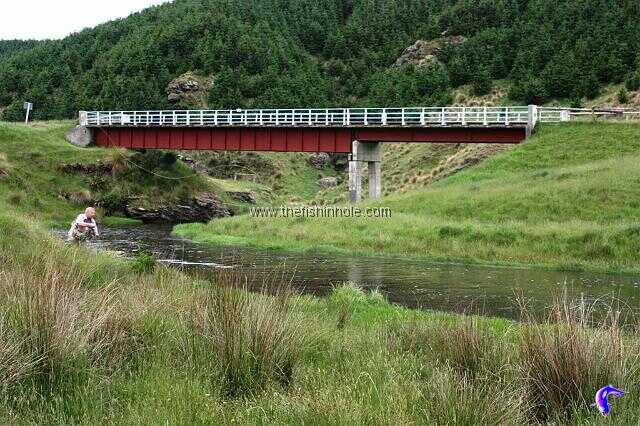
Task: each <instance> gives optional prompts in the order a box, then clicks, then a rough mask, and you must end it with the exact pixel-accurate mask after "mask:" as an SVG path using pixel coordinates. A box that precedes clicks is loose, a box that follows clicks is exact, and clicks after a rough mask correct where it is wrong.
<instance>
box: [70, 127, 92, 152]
mask: <svg viewBox="0 0 640 426" xmlns="http://www.w3.org/2000/svg"><path fill="white" fill-rule="evenodd" d="M64 137H65V139H66V140H67V142H69V143H70V144H72V145H75V146H79V147H82V148H84V147H85V146H89V145H91V144H93V143H94V142H95V131H94V130H93V129H90V128H88V127H85V126H76V127H75V128H73V129H72V130H70V131H69V132H67V134H66V135H65V136H64Z"/></svg>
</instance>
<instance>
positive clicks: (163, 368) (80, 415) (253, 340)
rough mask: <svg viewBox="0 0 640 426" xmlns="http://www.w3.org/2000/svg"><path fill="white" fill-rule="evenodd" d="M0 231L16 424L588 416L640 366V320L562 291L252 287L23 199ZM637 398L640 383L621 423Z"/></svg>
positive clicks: (6, 350)
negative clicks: (425, 292)
mask: <svg viewBox="0 0 640 426" xmlns="http://www.w3.org/2000/svg"><path fill="white" fill-rule="evenodd" d="M0 235H2V238H0V260H1V262H0V306H2V312H3V315H2V316H0V325H1V326H0V347H1V348H2V351H0V356H1V357H2V363H1V364H0V373H1V374H0V420H2V421H3V422H4V423H29V422H33V423H48V424H59V423H70V422H71V423H73V422H84V423H104V422H105V421H106V422H109V423H145V424H156V423H160V422H162V423H180V422H185V421H186V422H189V423H210V422H212V421H213V422H221V423H243V424H245V423H279V424H283V423H286V424H288V423H318V422H320V423H329V424H345V423H349V424H352V423H373V424H390V423H431V424H435V423H437V424H460V423H465V424H487V423H491V424H505V423H527V422H531V421H542V422H546V421H551V422H553V421H556V422H560V423H564V422H568V421H573V422H576V423H582V422H586V421H597V419H599V417H598V416H599V415H598V414H597V413H596V412H595V411H594V409H593V408H591V407H590V406H589V404H590V401H591V399H592V394H593V393H594V392H595V390H596V389H597V388H598V387H599V386H601V385H602V384H607V383H613V384H616V385H618V386H620V387H622V388H625V387H628V386H631V384H632V383H635V380H637V377H636V375H637V371H638V368H637V367H638V365H640V364H639V363H638V360H637V355H636V354H637V353H638V351H637V347H638V345H639V344H640V339H639V338H638V337H637V336H636V335H635V334H633V333H631V332H627V331H622V330H620V329H619V327H618V326H617V325H616V324H613V325H611V324H609V325H600V326H599V325H597V324H592V325H593V326H595V328H586V323H584V322H582V321H584V318H580V317H579V316H578V317H576V316H575V315H576V312H577V311H574V310H570V309H566V310H565V309H564V308H562V306H560V307H559V309H560V311H559V312H558V315H560V316H559V317H556V318H554V319H553V323H554V324H555V325H553V324H552V323H549V324H546V323H543V324H540V325H536V324H533V323H532V324H528V325H527V324H516V323H513V322H510V321H507V320H501V319H493V318H480V317H470V316H462V315H451V314H443V313H435V312H425V311H415V310H410V309H405V308H400V307H397V306H394V305H391V304H389V303H388V302H387V301H386V300H385V298H384V297H383V296H382V295H381V294H380V293H378V292H375V291H374V292H370V293H365V292H363V291H362V290H360V289H358V288H357V287H354V286H352V285H345V286H342V287H338V288H337V289H336V290H334V292H333V293H332V294H331V296H330V297H328V298H322V299H318V298H314V297H304V296H295V295H292V294H291V293H290V292H289V291H288V290H287V288H286V285H284V284H283V283H282V282H279V281H277V280H275V279H274V280H271V281H269V282H266V283H265V285H267V286H268V287H269V289H268V293H269V295H267V294H255V293H251V294H249V293H247V292H245V291H243V290H242V289H241V287H239V284H240V283H241V282H242V281H243V278H242V277H238V276H234V275H233V274H228V273H226V272H225V273H221V274H213V275H202V276H201V277H199V278H189V277H187V276H185V275H183V274H181V273H180V272H178V271H175V270H171V269H168V268H164V267H160V266H153V264H152V263H148V262H146V261H145V260H144V259H134V260H124V259H117V258H114V257H111V256H110V255H108V254H106V253H101V252H99V253H97V254H92V253H88V252H86V251H84V250H83V249H81V248H80V249H78V248H74V247H70V246H65V245H63V244H62V243H60V242H59V241H56V240H55V239H53V238H51V237H49V236H48V235H47V232H46V231H44V230H43V229H41V228H40V225H38V224H37V223H35V222H33V221H26V220H25V219H22V218H21V217H20V215H19V214H17V213H16V212H15V210H13V209H9V210H5V211H2V212H0ZM43 289H45V290H46V291H42V290H43ZM40 313H45V315H40ZM557 320H559V321H560V323H559V324H558V323H556V321H557ZM452 336H455V338H452ZM566 341H571V342H572V345H569V346H567V345H566V344H565V343H564V342H566ZM569 367H570V368H569ZM549 383H551V384H552V385H549ZM554 383H556V384H557V386H558V387H557V388H554V387H553V386H555V385H553V384H554ZM638 408H640V396H638V395H636V394H635V393H633V392H631V393H629V395H627V396H625V397H624V398H622V399H620V400H619V401H616V402H615V405H614V408H613V414H612V415H611V417H610V418H608V419H607V420H608V423H612V422H613V424H627V423H629V422H633V421H635V419H636V413H637V410H638ZM214 419H215V420H214Z"/></svg>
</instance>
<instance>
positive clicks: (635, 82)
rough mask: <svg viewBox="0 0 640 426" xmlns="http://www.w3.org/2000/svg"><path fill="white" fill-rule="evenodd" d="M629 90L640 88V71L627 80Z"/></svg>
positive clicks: (626, 84) (626, 85)
mask: <svg viewBox="0 0 640 426" xmlns="http://www.w3.org/2000/svg"><path fill="white" fill-rule="evenodd" d="M625 87H626V88H627V90H631V91H636V90H639V89H640V71H636V72H634V73H633V74H631V75H630V76H629V78H627V81H626V82H625Z"/></svg>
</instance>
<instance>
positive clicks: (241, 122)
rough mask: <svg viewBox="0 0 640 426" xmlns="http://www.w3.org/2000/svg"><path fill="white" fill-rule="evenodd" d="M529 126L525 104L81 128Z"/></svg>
mask: <svg viewBox="0 0 640 426" xmlns="http://www.w3.org/2000/svg"><path fill="white" fill-rule="evenodd" d="M535 118H537V113H536V117H535ZM528 123H529V108H528V107H526V106H514V107H445V108H338V109H336V108H333V109H249V110H240V109H237V110H175V111H81V112H80V124H81V125H83V126H89V127H91V126H95V127H105V126H126V127H138V126H153V127H181V126H182V127H184V126H186V127H198V126H199V127H249V126H250V127H387V126H389V127H434V126H435V127H445V126H463V127H464V126H526V125H527V124H528Z"/></svg>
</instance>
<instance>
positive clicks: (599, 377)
mask: <svg viewBox="0 0 640 426" xmlns="http://www.w3.org/2000/svg"><path fill="white" fill-rule="evenodd" d="M529 319H530V316H529ZM519 346H520V354H521V355H520V357H521V363H522V369H523V372H522V373H523V383H524V384H525V396H526V398H527V401H528V404H529V405H530V407H531V410H532V412H533V414H534V417H535V418H536V419H537V420H539V421H543V422H545V421H549V420H551V421H554V420H558V421H568V420H571V419H572V418H573V417H575V415H576V412H579V411H581V410H582V411H584V410H587V409H588V407H589V405H590V404H591V402H592V400H593V395H594V389H598V388H599V387H601V386H604V385H606V384H609V383H616V384H619V383H625V382H627V379H629V378H630V377H632V376H633V374H634V373H635V372H636V371H635V369H637V361H638V355H637V351H638V346H637V340H632V341H630V340H629V339H628V338H626V339H625V338H624V336H623V333H622V329H621V326H620V324H619V312H616V311H613V310H610V312H609V315H607V316H606V317H605V318H604V319H602V320H600V321H594V318H593V305H588V304H586V303H585V302H584V301H581V302H578V303H572V302H571V301H569V300H568V299H567V298H566V297H564V298H562V299H559V300H558V301H557V302H556V303H555V304H554V305H553V306H552V308H551V311H550V313H549V317H548V318H547V320H546V321H544V322H542V323H532V322H531V321H529V324H527V325H526V326H524V327H523V328H522V330H521V333H520V338H519Z"/></svg>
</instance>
